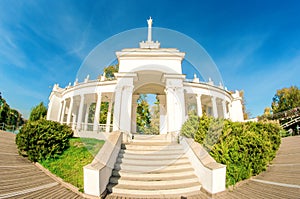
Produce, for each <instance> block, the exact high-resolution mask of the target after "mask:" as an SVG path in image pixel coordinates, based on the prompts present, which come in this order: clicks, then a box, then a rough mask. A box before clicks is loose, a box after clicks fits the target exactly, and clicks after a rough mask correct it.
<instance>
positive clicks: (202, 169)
mask: <svg viewBox="0 0 300 199" xmlns="http://www.w3.org/2000/svg"><path fill="white" fill-rule="evenodd" d="M180 144H181V145H182V146H183V147H184V149H185V152H186V155H187V156H188V158H189V160H190V162H191V164H192V166H193V168H194V169H195V174H196V176H197V177H198V179H199V181H200V183H201V184H202V188H203V189H204V190H205V191H206V192H208V193H209V194H216V193H219V192H222V191H224V190H225V189H226V187H225V186H226V165H223V164H219V163H217V162H216V161H215V160H214V159H213V158H212V157H211V156H210V155H209V153H208V152H207V151H206V150H205V149H204V148H203V147H202V146H201V145H200V144H199V143H197V142H195V141H194V140H193V139H188V138H185V137H181V138H180Z"/></svg>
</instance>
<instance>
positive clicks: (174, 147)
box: [123, 144, 183, 151]
mask: <svg viewBox="0 0 300 199" xmlns="http://www.w3.org/2000/svg"><path fill="white" fill-rule="evenodd" d="M123 149H128V150H142V151H148V150H150V151H154V150H155V151H160V150H183V148H182V146H181V145H179V144H168V145H165V144H164V145H135V144H126V145H125V148H123Z"/></svg>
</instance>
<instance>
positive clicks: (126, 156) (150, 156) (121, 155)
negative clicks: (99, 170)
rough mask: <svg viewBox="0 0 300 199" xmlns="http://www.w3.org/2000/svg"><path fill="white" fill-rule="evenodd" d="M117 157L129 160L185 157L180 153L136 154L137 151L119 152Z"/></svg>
mask: <svg viewBox="0 0 300 199" xmlns="http://www.w3.org/2000/svg"><path fill="white" fill-rule="evenodd" d="M118 157H119V158H124V159H131V160H171V159H179V158H185V157H186V156H185V155H183V154H182V153H178V154H166V153H161V154H157V153H150V154H138V153H125V152H124V153H119V156H118Z"/></svg>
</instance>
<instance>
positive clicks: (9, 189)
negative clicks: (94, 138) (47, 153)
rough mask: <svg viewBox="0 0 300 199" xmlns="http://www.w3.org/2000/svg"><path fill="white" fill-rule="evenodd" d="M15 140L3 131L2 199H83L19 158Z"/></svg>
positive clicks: (0, 133) (0, 159)
mask: <svg viewBox="0 0 300 199" xmlns="http://www.w3.org/2000/svg"><path fill="white" fill-rule="evenodd" d="M15 137H16V135H15V134H13V133H8V132H4V131H0V199H4V198H74V199H75V198H82V197H81V196H80V195H79V194H76V193H75V192H73V191H71V190H69V189H67V188H65V187H64V186H62V184H61V183H59V182H58V181H56V180H54V179H53V178H51V177H50V176H48V175H47V174H45V173H44V172H43V171H42V170H41V169H39V168H38V167H37V166H35V165H34V164H33V163H31V162H30V161H28V160H27V159H26V158H24V157H22V156H20V155H19V154H18V150H17V147H16V144H15Z"/></svg>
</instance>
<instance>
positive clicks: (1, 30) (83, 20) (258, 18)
mask: <svg viewBox="0 0 300 199" xmlns="http://www.w3.org/2000/svg"><path fill="white" fill-rule="evenodd" d="M299 9H300V1H297V0H295V1H292V0H285V1H278V0H272V1H269V0H263V1H261V0H260V1H258V0H252V1H250V0H249V1H241V0H236V1H235V0H229V1H221V0H220V1H217V0H209V1H208V0H207V1H201V0H198V1H197V0H195V1H189V0H186V1H175V0H170V1H167V0H165V1H160V0H153V1H143V0H136V1H133V0H126V1H124V0H123V1H121V0H120V1H115V0H98V1H92V0H85V1H82V0H63V1H61V0H53V1H45V0H39V1H36V0H26V1H24V0H20V1H18V0H1V1H0V92H2V96H3V97H4V98H5V99H6V100H7V102H8V103H9V105H10V106H11V107H13V108H16V109H17V110H19V111H20V112H21V113H22V114H23V115H24V116H25V117H28V115H29V113H30V110H31V108H32V107H33V106H35V105H37V104H38V103H39V102H41V101H43V102H44V103H45V104H48V97H49V94H50V92H51V89H52V86H53V84H54V83H59V84H60V85H61V86H66V85H68V83H69V82H74V80H75V78H76V74H77V71H78V70H79V67H80V65H81V63H82V62H83V60H84V58H85V57H86V56H87V55H88V54H89V52H90V51H91V50H92V49H93V48H94V47H96V46H97V45H98V44H99V43H100V42H102V41H104V40H105V39H107V38H109V37H111V36H113V35H115V34H117V33H120V32H123V31H126V30H129V29H133V28H140V27H146V25H147V24H146V19H147V18H148V17H149V16H152V18H153V19H154V23H153V26H154V27H163V28H168V29H172V30H176V31H179V32H181V33H184V34H186V35H188V36H189V37H191V38H193V39H194V40H196V41H197V42H199V43H200V44H201V45H202V46H203V47H204V48H205V49H206V51H207V52H208V53H209V54H210V56H211V57H212V59H213V60H214V62H215V63H216V65H217V66H218V68H219V71H220V73H221V75H222V78H223V81H224V82H225V86H226V87H227V88H228V89H229V90H236V89H238V90H244V92H245V99H246V107H247V109H248V111H250V113H251V114H252V116H253V117H254V116H256V115H261V114H262V113H263V110H264V108H265V107H267V106H270V104H271V101H272V97H273V96H274V94H275V93H276V90H277V89H280V88H283V87H289V86H291V85H296V86H298V87H299V86H300V78H299V74H300V13H299ZM145 38H146V36H145ZM178 42H180V41H178ZM174 47H176V44H174Z"/></svg>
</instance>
